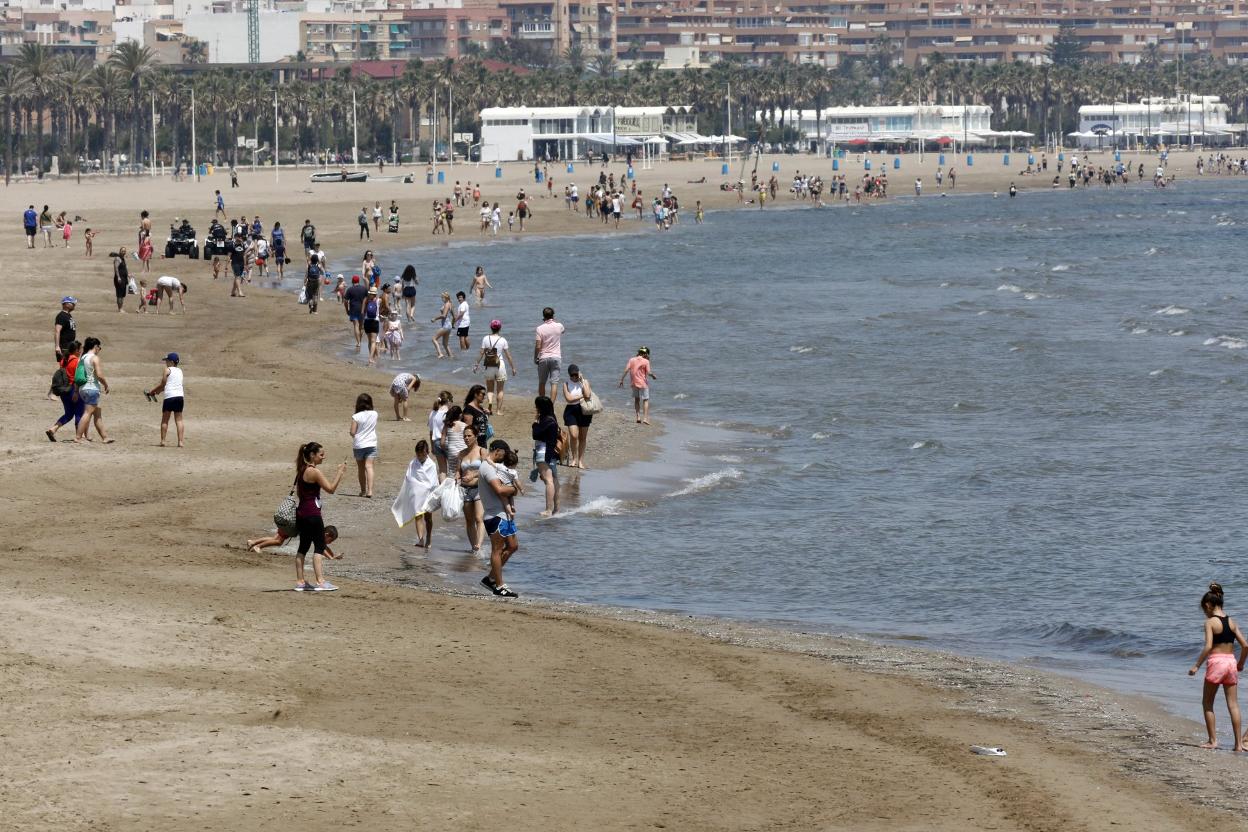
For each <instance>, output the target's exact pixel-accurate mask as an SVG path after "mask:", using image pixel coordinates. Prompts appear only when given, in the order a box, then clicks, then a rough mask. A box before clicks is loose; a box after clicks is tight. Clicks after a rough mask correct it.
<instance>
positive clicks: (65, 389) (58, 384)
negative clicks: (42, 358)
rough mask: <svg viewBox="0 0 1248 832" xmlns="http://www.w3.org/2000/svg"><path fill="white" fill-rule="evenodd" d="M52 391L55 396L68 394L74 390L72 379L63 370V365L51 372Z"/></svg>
mask: <svg viewBox="0 0 1248 832" xmlns="http://www.w3.org/2000/svg"><path fill="white" fill-rule="evenodd" d="M52 392H53V394H55V395H57V396H68V395H69V394H70V393H72V392H74V380H73V379H72V378H70V377H69V373H67V372H65V368H64V367H57V368H56V372H55V373H53V374H52Z"/></svg>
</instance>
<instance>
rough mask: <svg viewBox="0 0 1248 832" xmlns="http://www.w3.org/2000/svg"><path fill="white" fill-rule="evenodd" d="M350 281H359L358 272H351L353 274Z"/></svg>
mask: <svg viewBox="0 0 1248 832" xmlns="http://www.w3.org/2000/svg"><path fill="white" fill-rule="evenodd" d="M351 282H352V283H359V282H360V276H359V275H358V274H353V275H351Z"/></svg>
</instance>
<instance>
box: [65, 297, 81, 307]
mask: <svg viewBox="0 0 1248 832" xmlns="http://www.w3.org/2000/svg"><path fill="white" fill-rule="evenodd" d="M61 303H62V304H66V303H72V304H73V305H74V306H77V305H78V298H75V297H72V296H70V295H66V296H65V297H63V298H61Z"/></svg>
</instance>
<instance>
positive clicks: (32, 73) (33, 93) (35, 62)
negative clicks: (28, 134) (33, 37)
mask: <svg viewBox="0 0 1248 832" xmlns="http://www.w3.org/2000/svg"><path fill="white" fill-rule="evenodd" d="M17 67H18V71H19V72H21V74H22V76H23V77H24V78H25V82H26V86H27V88H28V89H27V94H26V98H27V100H28V104H27V112H28V113H30V114H32V115H33V116H34V120H35V127H36V129H35V139H36V144H35V156H36V159H37V160H38V161H37V162H36V164H37V165H38V168H39V172H40V173H42V172H43V169H44V167H43V152H44V144H43V125H44V110H45V109H46V108H47V104H48V99H49V98H51V97H52V96H53V95H55V93H56V59H55V57H54V56H53V54H52V50H51V49H49V48H48V47H46V46H44V45H43V44H41V43H24V44H22V49H21V51H20V52H19V53H18V56H17Z"/></svg>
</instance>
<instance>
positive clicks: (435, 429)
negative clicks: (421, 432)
mask: <svg viewBox="0 0 1248 832" xmlns="http://www.w3.org/2000/svg"><path fill="white" fill-rule="evenodd" d="M446 410H447V409H446V408H445V407H439V408H438V409H437V410H431V411H429V436H430V437H432V438H433V441H434V442H437V441H438V440H439V439H441V438H442V428H443V426H444V425H445V424H446Z"/></svg>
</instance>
